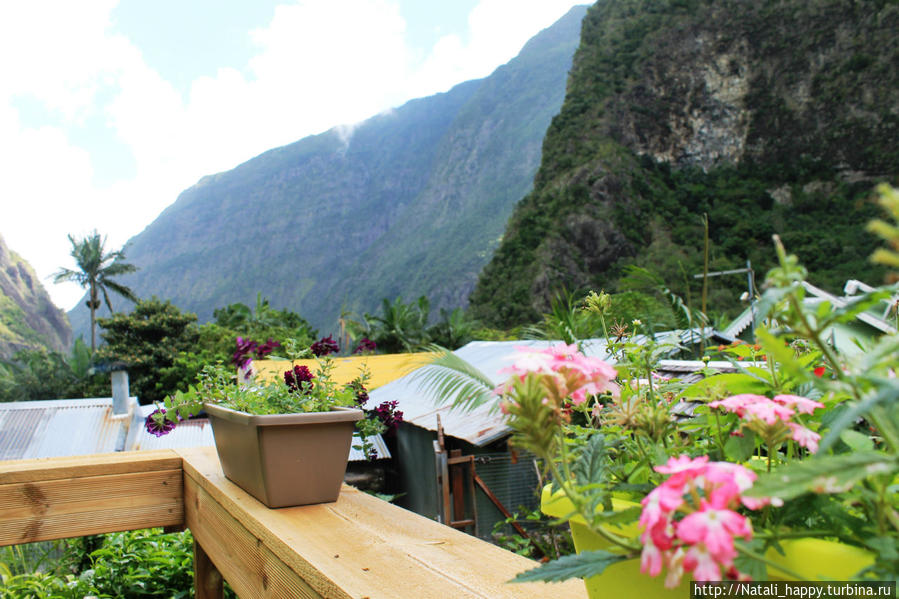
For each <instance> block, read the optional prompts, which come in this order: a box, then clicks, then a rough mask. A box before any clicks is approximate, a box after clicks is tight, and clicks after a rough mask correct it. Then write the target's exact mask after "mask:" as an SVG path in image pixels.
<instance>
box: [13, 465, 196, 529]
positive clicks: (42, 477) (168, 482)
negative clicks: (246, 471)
mask: <svg viewBox="0 0 899 599" xmlns="http://www.w3.org/2000/svg"><path fill="white" fill-rule="evenodd" d="M181 464H182V459H181V456H180V455H178V454H177V453H175V452H174V451H140V452H138V451H129V452H122V453H112V454H100V455H93V456H79V457H74V458H44V459H37V460H17V461H8V462H0V546H2V545H16V544H19V543H32V542H34V541H48V540H53V539H62V538H67V537H81V536H85V535H93V534H101V533H107V532H117V531H121V530H136V529H141V528H152V527H155V526H163V527H169V526H181V525H183V523H184V499H183V498H184V491H183V484H182V480H183V475H182V465H181Z"/></svg>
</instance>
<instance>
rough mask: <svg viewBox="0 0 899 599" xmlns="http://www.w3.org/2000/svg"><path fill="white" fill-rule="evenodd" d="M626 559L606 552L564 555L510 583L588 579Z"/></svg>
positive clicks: (521, 575) (528, 571)
mask: <svg viewBox="0 0 899 599" xmlns="http://www.w3.org/2000/svg"><path fill="white" fill-rule="evenodd" d="M625 559H627V558H626V557H625V556H623V555H616V554H614V553H609V552H608V551H584V552H583V553H579V554H577V555H566V556H565V557H560V558H559V559H557V560H553V561H551V562H547V563H545V564H543V565H542V566H540V567H538V568H534V569H533V570H527V571H526V572H522V573H521V574H519V575H518V576H516V577H515V578H513V579H512V580H511V582H538V581H544V582H562V581H563V580H568V579H569V578H588V577H590V576H596V575H598V574H602V573H603V572H604V571H605V569H606V568H607V567H609V566H610V565H612V564H614V563H616V562H620V561H623V560H625Z"/></svg>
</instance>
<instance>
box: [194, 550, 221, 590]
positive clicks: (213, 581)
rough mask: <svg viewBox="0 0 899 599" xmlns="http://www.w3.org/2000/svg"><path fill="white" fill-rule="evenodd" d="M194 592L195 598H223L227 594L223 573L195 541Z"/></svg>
mask: <svg viewBox="0 0 899 599" xmlns="http://www.w3.org/2000/svg"><path fill="white" fill-rule="evenodd" d="M194 592H195V599H222V598H223V597H224V596H225V590H224V586H223V584H222V575H221V574H219V571H218V569H216V567H215V564H213V563H212V560H211V559H209V556H208V555H206V552H205V551H203V548H202V547H201V546H200V544H199V543H197V541H196V540H195V541H194Z"/></svg>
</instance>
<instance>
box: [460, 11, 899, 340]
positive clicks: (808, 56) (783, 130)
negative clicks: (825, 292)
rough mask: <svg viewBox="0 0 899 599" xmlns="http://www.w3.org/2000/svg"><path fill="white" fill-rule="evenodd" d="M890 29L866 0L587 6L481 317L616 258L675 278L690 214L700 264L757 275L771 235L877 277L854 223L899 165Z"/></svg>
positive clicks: (828, 264)
mask: <svg viewBox="0 0 899 599" xmlns="http://www.w3.org/2000/svg"><path fill="white" fill-rule="evenodd" d="M897 30H899V6H897V5H896V4H895V3H893V2H884V1H876V0H871V1H850V0H819V1H815V2H806V1H802V0H784V1H780V2H743V1H739V0H619V1H616V2H606V1H600V2H598V3H597V4H596V5H595V6H593V7H592V8H591V9H590V10H589V11H588V14H587V17H586V18H585V19H584V27H583V32H582V40H581V46H580V48H579V49H578V51H577V53H576V55H575V59H574V65H573V68H572V72H571V76H570V78H569V82H568V90H567V95H566V99H565V103H564V105H563V108H562V110H561V112H560V114H559V115H558V116H557V117H556V118H555V119H554V120H553V123H552V125H551V126H550V129H549V131H548V133H547V137H546V140H545V142H544V148H543V158H542V163H541V166H540V170H539V171H538V173H537V176H536V179H535V188H534V191H533V192H532V193H531V194H530V195H528V196H527V197H526V198H525V199H524V200H523V201H522V202H521V203H520V204H519V205H518V207H517V208H516V211H515V213H514V214H513V216H512V219H511V220H510V223H509V227H508V229H507V231H506V235H505V237H504V240H503V243H502V244H501V246H500V247H499V248H498V250H497V252H496V254H495V255H494V258H493V260H492V261H491V263H490V264H489V265H488V266H487V268H486V269H485V271H484V273H483V274H482V276H481V278H480V280H479V283H478V287H477V288H476V290H475V292H474V294H473V295H472V298H471V301H472V304H473V306H474V307H475V310H476V312H477V313H478V315H479V316H481V317H482V318H484V319H486V320H488V321H489V322H493V323H495V324H500V325H510V324H516V323H520V322H526V321H528V320H533V319H534V318H536V316H537V314H538V313H539V312H540V311H542V310H543V309H545V307H546V306H547V300H548V297H549V295H550V294H551V293H552V292H553V291H555V290H558V289H559V288H561V287H567V288H568V289H575V288H578V287H595V288H601V287H604V288H606V289H614V288H615V287H616V286H617V285H618V282H619V277H620V276H621V273H622V268H623V267H624V266H625V265H627V264H637V265H640V266H645V267H647V268H650V269H652V270H655V271H656V272H658V273H659V274H661V275H663V276H664V277H666V278H667V279H668V282H669V284H671V285H672V286H675V287H678V286H679V287H680V288H681V291H683V292H686V291H687V290H688V289H687V286H686V285H684V284H683V280H684V279H685V278H686V277H685V276H684V275H685V273H686V274H687V276H689V273H695V272H699V271H701V261H700V260H699V257H700V255H701V251H702V235H703V234H702V228H701V226H700V219H701V217H702V215H703V214H708V215H709V223H710V235H711V238H712V254H713V262H712V269H713V270H715V269H725V268H734V267H739V266H743V265H744V264H745V260H746V259H747V258H748V259H751V260H752V263H753V264H754V265H755V267H756V272H758V273H760V274H759V278H761V276H762V274H763V273H764V271H765V268H766V267H767V266H768V265H770V263H771V258H772V256H773V252H772V251H771V243H770V239H771V235H772V234H773V233H778V234H780V235H781V237H782V238H783V239H784V241H785V243H786V244H787V247H788V249H790V250H791V251H793V252H795V253H798V254H799V256H800V258H801V259H802V260H803V261H804V262H805V263H806V265H807V266H808V267H809V269H810V271H811V272H812V273H813V277H814V278H815V280H816V281H817V282H818V284H822V285H824V286H825V287H830V288H836V287H838V286H839V284H840V283H841V281H842V280H844V279H845V278H848V277H856V278H859V277H861V278H868V279H870V280H872V282H877V281H876V280H875V279H879V277H880V271H878V269H876V268H874V267H873V266H872V265H870V264H869V263H868V262H867V260H866V257H867V255H868V254H869V253H870V250H871V249H872V247H873V244H874V241H873V239H870V238H866V237H865V235H864V233H863V232H862V230H861V229H862V225H863V223H864V222H865V221H866V220H867V219H868V218H870V216H871V215H872V214H873V211H872V209H871V207H870V205H869V204H868V203H867V202H866V201H865V200H866V197H867V194H868V193H869V192H870V189H871V188H872V187H873V185H874V183H875V182H877V181H879V180H894V181H895V178H896V175H897V173H899V150H897V146H896V143H895V140H896V138H897V133H899V96H897V95H896V93H895V90H896V89H897V88H899V68H897V67H899V44H897V42H896V38H895V31H897ZM735 283H736V285H739V284H741V283H737V282H735ZM722 285H723V287H722V286H719V289H718V290H719V291H720V292H721V297H720V299H722V301H724V298H725V296H726V295H727V293H725V292H727V291H728V287H729V286H730V287H733V285H732V284H731V283H728V282H724V283H723V284H722ZM731 291H735V290H733V289H731ZM737 294H738V293H737Z"/></svg>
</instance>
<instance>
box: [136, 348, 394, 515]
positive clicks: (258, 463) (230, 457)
mask: <svg viewBox="0 0 899 599" xmlns="http://www.w3.org/2000/svg"><path fill="white" fill-rule="evenodd" d="M285 364H287V365H288V368H289V363H288V362H285ZM332 368H333V362H332V361H331V360H330V359H329V358H322V359H320V360H319V368H318V370H317V372H315V373H313V372H311V371H310V370H309V369H308V368H307V367H306V366H295V367H293V368H289V369H288V370H286V372H284V380H283V381H280V380H279V381H274V382H265V381H260V380H257V379H254V378H249V379H246V380H242V381H241V382H240V383H239V384H238V381H237V378H238V377H237V375H235V374H234V373H233V372H231V371H228V370H226V369H225V368H224V367H223V366H222V365H221V364H217V365H215V366H206V367H204V368H203V370H202V371H201V373H200V375H199V377H198V379H199V380H198V383H197V384H196V385H194V386H191V387H190V388H189V389H188V391H186V392H182V391H179V392H178V393H176V394H175V395H174V396H171V397H168V398H166V400H165V402H164V405H163V406H158V407H157V409H156V411H154V412H153V413H152V414H150V415H149V416H148V417H147V421H146V427H147V430H148V431H149V432H150V433H152V434H155V435H157V436H160V435H164V434H166V433H168V432H170V431H171V430H173V429H174V428H175V426H176V425H177V424H178V422H179V421H181V420H183V419H186V418H189V417H190V416H196V415H197V414H199V413H200V412H201V411H202V410H205V411H206V413H207V414H208V415H209V419H210V421H211V423H212V430H213V434H214V435H215V445H216V450H217V451H218V455H219V460H220V461H221V463H222V470H223V471H224V473H225V476H226V477H227V478H228V479H229V480H231V481H232V482H234V483H235V484H237V485H238V486H239V487H241V488H242V489H244V490H245V491H246V492H247V493H249V494H250V495H252V496H253V497H255V498H256V499H258V500H259V501H261V502H262V503H264V504H265V505H266V506H268V507H270V508H277V507H288V506H296V505H307V504H313V503H326V502H331V501H336V500H337V496H338V494H339V493H340V485H341V483H342V481H343V477H344V474H345V473H346V465H347V460H348V456H349V451H350V445H351V443H352V442H353V431H354V429H355V430H358V431H359V433H360V439H361V440H362V446H361V447H360V448H361V449H362V450H363V451H364V452H365V453H366V455H367V456H368V455H370V454H371V453H372V451H371V445H370V444H369V443H368V441H367V440H368V438H369V437H370V436H373V435H376V434H379V433H381V432H384V431H385V430H386V427H385V425H384V424H383V422H382V421H381V420H380V419H379V418H377V417H373V418H366V414H365V412H364V411H363V410H362V409H361V406H362V405H363V404H364V403H365V401H366V400H367V399H368V394H367V393H366V390H365V382H366V381H367V379H368V373H367V372H362V374H361V376H360V377H359V378H357V379H355V380H353V381H352V382H350V383H348V384H338V383H335V382H334V381H333V380H332V378H331V370H332ZM375 415H377V412H376V413H375Z"/></svg>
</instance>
